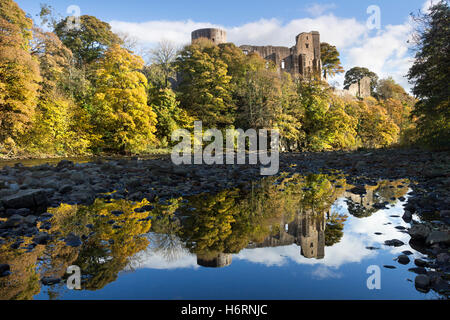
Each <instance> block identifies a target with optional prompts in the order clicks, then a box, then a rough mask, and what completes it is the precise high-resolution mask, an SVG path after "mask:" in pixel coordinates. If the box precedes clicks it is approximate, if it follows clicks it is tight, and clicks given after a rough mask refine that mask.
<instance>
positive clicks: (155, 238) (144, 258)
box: [127, 233, 198, 269]
mask: <svg viewBox="0 0 450 320" xmlns="http://www.w3.org/2000/svg"><path fill="white" fill-rule="evenodd" d="M148 239H149V241H150V246H149V247H148V248H147V250H145V251H142V252H139V253H138V254H136V255H135V256H134V257H133V258H132V259H131V261H130V263H129V265H128V266H127V269H183V268H198V265H197V257H196V255H194V254H191V253H189V251H188V250H187V249H186V248H185V247H184V245H183V243H182V242H181V240H180V239H179V238H178V237H176V236H174V235H164V234H155V233H150V234H149V235H148Z"/></svg>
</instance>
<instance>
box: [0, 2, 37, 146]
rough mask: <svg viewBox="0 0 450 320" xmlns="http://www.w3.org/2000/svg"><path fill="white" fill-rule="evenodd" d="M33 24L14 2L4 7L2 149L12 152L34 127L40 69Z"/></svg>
mask: <svg viewBox="0 0 450 320" xmlns="http://www.w3.org/2000/svg"><path fill="white" fill-rule="evenodd" d="M32 27H33V22H32V20H31V19H29V18H27V17H26V16H25V12H23V10H22V9H20V8H19V6H18V5H17V4H16V3H15V2H14V1H12V0H4V1H3V0H2V2H1V3H0V145H3V147H6V149H7V150H8V149H9V150H11V148H12V147H14V146H15V144H16V143H17V142H19V139H20V137H21V136H22V135H23V134H24V133H25V132H26V131H27V130H28V129H29V128H30V127H31V124H32V120H33V116H34V112H35V107H36V102H37V91H38V89H39V84H38V83H39V81H40V75H39V65H38V62H37V61H36V59H35V58H33V57H32V55H31V54H30V40H31V39H32V36H33V35H32Z"/></svg>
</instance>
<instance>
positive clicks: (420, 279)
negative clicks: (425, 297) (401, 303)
mask: <svg viewBox="0 0 450 320" xmlns="http://www.w3.org/2000/svg"><path fill="white" fill-rule="evenodd" d="M430 283H431V281H430V277H428V276H427V275H425V274H421V275H418V276H417V277H416V280H415V285H416V288H417V289H418V290H420V291H428V290H429V288H430Z"/></svg>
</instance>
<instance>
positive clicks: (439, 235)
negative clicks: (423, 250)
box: [426, 231, 450, 245]
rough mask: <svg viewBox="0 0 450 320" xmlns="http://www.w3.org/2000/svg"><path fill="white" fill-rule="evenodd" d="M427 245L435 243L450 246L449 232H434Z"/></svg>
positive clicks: (429, 236)
mask: <svg viewBox="0 0 450 320" xmlns="http://www.w3.org/2000/svg"><path fill="white" fill-rule="evenodd" d="M426 243H427V244H428V245H433V244H435V243H444V244H450V233H449V232H448V231H433V232H431V233H430V234H429V235H428V237H427V240H426Z"/></svg>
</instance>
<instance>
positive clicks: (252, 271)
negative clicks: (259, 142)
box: [36, 199, 437, 299]
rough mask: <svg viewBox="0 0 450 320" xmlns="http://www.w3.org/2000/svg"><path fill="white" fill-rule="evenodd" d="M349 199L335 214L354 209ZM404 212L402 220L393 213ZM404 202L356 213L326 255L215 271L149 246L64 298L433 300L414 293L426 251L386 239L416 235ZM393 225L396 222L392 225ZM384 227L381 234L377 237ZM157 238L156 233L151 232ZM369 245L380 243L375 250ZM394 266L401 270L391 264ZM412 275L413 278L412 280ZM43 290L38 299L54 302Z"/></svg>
mask: <svg viewBox="0 0 450 320" xmlns="http://www.w3.org/2000/svg"><path fill="white" fill-rule="evenodd" d="M346 208H347V205H346V203H345V201H344V199H339V200H338V201H337V202H336V203H335V204H334V206H333V210H334V211H338V212H340V213H347V209H346ZM392 215H397V216H400V217H391V216H392ZM402 215H403V206H402V203H401V202H397V203H396V205H395V206H394V207H391V206H390V205H389V206H388V209H385V210H379V211H378V212H376V213H374V214H373V215H372V216H371V217H367V218H361V219H358V218H355V217H353V216H351V215H350V216H349V218H348V220H347V221H346V223H345V228H344V236H343V238H342V239H341V241H340V242H339V243H337V244H335V245H334V246H332V247H326V248H325V258H324V259H322V260H317V259H307V258H305V257H303V256H302V255H301V254H300V247H299V246H297V245H295V244H293V245H289V246H282V247H268V248H256V249H244V250H242V251H241V252H240V253H239V254H236V255H233V262H232V264H231V266H228V267H225V268H220V269H210V268H203V267H200V266H198V265H197V258H196V256H195V255H193V254H190V253H189V252H188V251H187V250H185V249H182V248H181V246H180V249H179V250H177V252H176V253H175V255H174V256H172V257H171V259H169V261H168V260H167V256H165V255H164V253H163V252H161V251H158V250H155V248H154V247H152V246H150V247H149V248H148V250H146V251H145V252H141V253H139V254H137V255H136V256H135V257H134V258H133V259H132V263H131V264H130V265H129V266H128V268H127V269H126V270H124V271H122V272H121V273H120V274H119V277H118V279H117V280H116V281H115V282H113V283H110V284H108V285H107V286H106V287H105V288H104V289H102V290H99V291H69V290H67V289H65V290H63V292H61V293H60V296H59V298H64V299H432V298H434V299H435V298H437V295H436V294H434V293H432V292H430V293H429V294H423V293H420V292H418V291H416V290H415V288H414V278H415V274H414V273H412V272H409V271H408V268H412V267H414V265H413V261H414V258H416V257H422V255H421V254H420V253H418V252H416V251H415V250H413V249H411V248H410V247H409V245H405V246H402V247H398V248H394V247H387V246H385V245H384V244H383V243H384V241H385V240H391V239H399V240H402V241H403V242H405V243H408V241H409V236H408V235H407V234H405V233H403V232H400V231H399V230H397V229H395V227H396V226H404V227H408V226H409V225H408V224H406V223H405V222H404V221H403V220H402V218H401V216H402ZM389 223H390V224H389ZM376 232H377V233H378V232H381V233H382V235H375V233H376ZM149 237H150V240H151V238H152V235H151V234H150V235H149ZM367 247H375V248H380V250H368V249H367ZM405 250H410V251H412V252H413V253H414V255H413V256H410V258H411V263H410V264H409V265H406V266H403V265H400V264H398V263H397V262H396V261H394V259H395V258H396V257H397V256H398V255H399V254H401V252H402V251H405ZM371 265H378V266H380V268H381V290H368V289H367V286H366V281H367V278H368V277H369V276H370V275H369V274H367V273H366V270H367V268H368V267H369V266H371ZM383 265H393V266H396V267H397V269H394V270H391V269H385V268H383ZM408 279H409V280H411V281H408ZM46 291H47V290H45V289H44V288H43V290H42V291H41V293H40V294H39V295H37V296H36V299H47V298H48V296H47V293H46Z"/></svg>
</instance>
